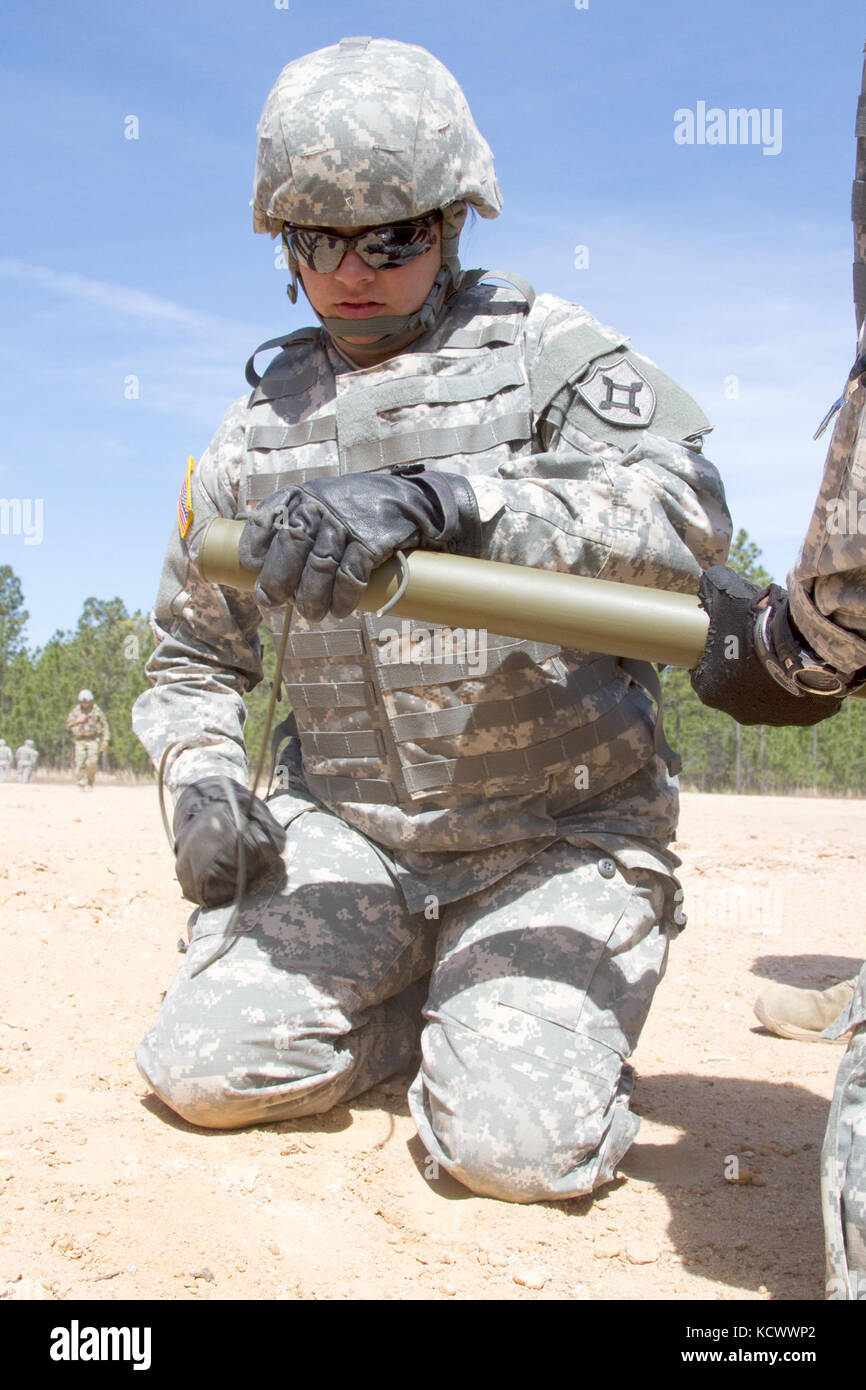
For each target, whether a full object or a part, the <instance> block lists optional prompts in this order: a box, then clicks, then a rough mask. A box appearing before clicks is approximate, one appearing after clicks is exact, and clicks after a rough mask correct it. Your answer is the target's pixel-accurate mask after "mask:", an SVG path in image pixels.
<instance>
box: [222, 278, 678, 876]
mask: <svg viewBox="0 0 866 1390" xmlns="http://www.w3.org/2000/svg"><path fill="white" fill-rule="evenodd" d="M528 310H529V306H528V304H527V303H525V302H524V301H523V300H522V299H521V300H519V301H518V300H515V298H514V295H513V292H509V291H504V290H502V289H495V288H493V287H491V286H489V285H479V286H477V287H476V288H474V289H472V290H470V291H468V292H466V293H463V294H461V295H459V296H457V297H456V298H455V299H454V300H453V301H452V305H451V307H450V308H449V310H448V312H447V314H446V316H445V319H444V320H443V321H442V323H441V324H440V325H439V326H438V327H437V328H436V329H435V330H434V331H433V333H431V334H429V335H428V336H427V337H426V338H424V339H421V340H419V345H418V346H416V347H415V348H413V349H410V350H408V351H406V352H404V353H401V354H400V355H399V356H397V357H394V358H391V359H390V360H388V361H386V362H384V363H382V364H380V365H378V366H376V367H367V368H363V369H355V370H352V369H351V368H349V367H348V364H346V367H345V369H344V368H343V367H341V366H339V365H337V361H338V359H337V357H336V354H334V353H333V350H329V349H328V348H327V346H326V344H325V342H324V340H323V334H322V333H321V331H320V330H317V329H304V330H301V332H300V333H297V334H293V335H292V337H291V338H290V339H288V340H284V342H283V344H282V345H283V351H282V353H281V354H280V356H279V357H277V358H276V359H275V360H274V362H273V363H272V364H271V366H270V367H269V368H268V370H267V371H266V373H265V375H264V376H263V377H262V378H261V380H260V381H259V383H258V385H257V386H256V387H255V390H254V392H253V395H252V397H251V401H250V409H249V423H248V425H247V429H246V463H247V468H246V470H245V473H244V478H243V482H242V491H241V496H240V502H241V505H242V506H244V507H249V506H254V505H255V504H256V503H257V502H259V501H261V500H262V499H263V498H264V497H266V496H268V495H269V494H270V493H272V492H275V491H276V490H278V489H280V488H284V487H287V486H289V485H291V484H292V483H299V482H304V481H307V480H309V479H312V478H316V477H322V476H325V475H329V474H337V473H355V472H363V471H370V470H374V469H381V468H387V467H390V466H392V465H394V464H398V463H414V462H429V463H430V464H431V466H433V467H436V468H439V469H440V470H441V471H443V472H451V473H454V472H460V473H463V474H465V475H467V476H468V477H470V478H471V477H472V476H473V475H477V474H483V473H488V474H496V473H497V471H498V469H499V468H500V467H502V466H503V465H506V464H508V463H509V462H511V461H513V460H514V459H516V458H519V457H521V456H524V457H525V456H526V455H527V454H530V453H535V452H539V451H540V450H542V449H543V448H544V447H545V441H544V440H543V438H542V437H541V436H540V434H539V429H538V425H537V422H536V419H535V417H534V415H533V409H532V384H531V382H530V381H529V378H528V374H527V369H526V346H527V343H526V329H527V316H528ZM266 620H267V621H268V624H269V626H270V627H271V631H272V633H273V635H274V638H275V639H277V638H278V637H279V635H280V634H279V630H278V624H279V622H280V621H281V614H280V613H277V612H272V613H270V614H268V615H266ZM275 628H276V630H275ZM282 676H283V681H284V684H285V688H286V692H287V697H288V700H289V703H290V704H291V706H292V709H293V712H294V717H295V720H296V723H297V730H298V734H299V737H300V748H301V753H302V776H303V781H304V783H305V784H306V786H307V787H308V788H309V789H310V791H312V792H313V794H314V795H315V796H316V797H317V798H318V799H319V800H320V801H322V802H324V803H325V804H326V805H328V806H330V807H331V808H332V809H334V810H336V811H337V812H338V814H340V815H341V816H342V817H343V818H344V819H346V820H347V821H349V822H350V823H353V824H356V825H357V826H358V827H359V828H361V829H363V830H364V831H365V833H367V834H370V835H371V836H372V837H373V838H374V839H378V840H379V841H380V842H381V843H384V844H388V845H391V846H398V845H402V846H405V847H406V848H409V847H415V846H417V848H419V849H423V850H425V851H434V852H435V851H437V850H440V849H442V850H446V849H447V850H453V849H455V848H465V849H470V848H476V847H479V846H481V845H490V844H496V843H501V842H503V841H504V840H506V839H507V840H514V839H519V838H523V837H525V836H529V835H538V834H539V833H540V832H541V829H542V826H543V827H544V828H545V829H547V830H549V829H550V828H551V825H552V821H551V818H552V817H553V816H557V815H560V814H563V813H565V812H566V811H568V810H570V809H572V808H576V807H577V806H578V805H579V804H580V803H581V801H584V800H586V799H588V798H589V797H592V796H595V795H597V794H598V793H599V792H600V791H603V790H604V789H605V788H606V787H609V786H613V785H615V784H616V783H618V782H620V781H623V780H625V779H626V778H627V777H630V776H631V775H632V774H633V773H634V772H635V771H637V769H638V768H639V767H641V766H643V765H644V764H646V763H647V762H648V761H649V760H650V759H651V758H652V757H653V752H654V746H653V715H652V707H651V702H650V701H649V700H648V699H647V697H646V696H645V694H644V692H643V691H642V690H641V689H640V688H639V687H638V686H637V685H636V684H635V683H634V681H633V679H632V676H631V675H630V674H629V673H628V672H627V671H626V670H625V669H624V668H623V667H622V666H621V665H620V664H619V663H618V662H617V660H616V658H615V657H607V656H598V655H593V654H590V653H586V652H574V651H568V652H566V651H562V650H560V649H559V648H557V647H553V646H549V645H542V644H540V643H534V642H526V641H518V640H516V639H513V638H510V637H501V636H496V635H495V634H492V633H475V632H470V633H467V632H462V631H461V630H459V629H458V630H456V631H452V630H450V629H448V628H441V627H431V626H430V625H427V624H423V623H418V622H415V621H411V622H410V621H407V620H405V619H404V620H402V621H401V620H399V619H393V618H389V617H388V616H387V614H386V615H384V616H383V617H381V618H380V617H375V616H373V615H369V614H361V613H355V614H352V615H351V616H350V617H349V618H346V619H343V620H337V619H331V618H327V619H325V620H324V621H323V622H320V623H308V622H307V621H306V620H305V619H304V618H303V617H302V616H301V615H300V614H298V613H297V612H294V613H293V615H292V619H291V627H290V633H289V638H288V644H287V648H286V657H285V663H284V667H283V672H282ZM458 808H462V809H463V810H464V811H465V812H467V813H468V814H466V815H464V816H459V815H458V817H457V819H458V820H459V822H460V824H461V827H462V828H461V835H460V843H459V844H455V842H454V829H455V812H457V810H458ZM506 826H507V827H508V828H507V830H506V829H504V827H506ZM437 827H441V830H440V829H437ZM464 831H465V833H464Z"/></svg>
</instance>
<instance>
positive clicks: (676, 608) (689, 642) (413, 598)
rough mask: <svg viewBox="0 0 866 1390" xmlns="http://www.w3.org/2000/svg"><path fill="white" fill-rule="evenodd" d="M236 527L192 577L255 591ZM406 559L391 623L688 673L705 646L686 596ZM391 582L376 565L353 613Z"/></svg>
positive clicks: (416, 556) (422, 557)
mask: <svg viewBox="0 0 866 1390" xmlns="http://www.w3.org/2000/svg"><path fill="white" fill-rule="evenodd" d="M243 526H244V523H243V522H242V521H232V520H228V519H226V518H224V517H215V518H214V519H213V520H212V521H210V522H209V523H208V526H207V527H206V528H205V531H204V533H203V535H202V539H201V544H200V547H199V552H198V567H199V572H200V574H201V576H202V578H203V579H205V580H206V581H207V582H208V583H210V584H227V585H229V586H231V587H232V588H235V589H253V588H254V587H255V582H256V577H257V575H256V571H254V570H248V569H244V568H243V567H242V566H241V565H240V564H239V562H238V541H239V538H240V533H241V531H242V530H243ZM407 558H408V565H409V582H408V584H407V587H406V590H405V593H404V594H403V595H402V597H401V598H400V599H399V600H398V601H397V603H395V604H394V606H393V608H389V610H388V613H389V616H390V615H392V614H393V616H394V617H395V618H416V619H418V620H419V621H420V622H427V623H441V624H442V625H443V626H445V627H452V628H454V627H460V628H467V627H468V628H485V629H487V631H489V632H497V633H501V634H502V636H504V637H522V638H526V639H528V640H529V641H533V642H551V643H555V644H556V645H557V646H561V647H568V648H570V649H571V650H576V651H592V652H603V653H609V654H610V655H611V656H625V657H633V658H636V659H638V660H642V661H657V662H661V663H663V664H664V665H666V666H685V667H687V668H691V667H693V666H696V665H697V663H698V661H699V660H700V657H701V653H702V652H703V649H704V646H705V643H706V639H707V623H708V619H707V615H706V613H705V612H704V611H703V609H702V608H701V607H700V605H699V603H698V600H697V598H696V597H694V595H692V594H674V593H668V592H666V591H664V590H660V589H647V588H644V587H643V586H641V585H637V584H613V583H611V582H610V581H609V580H606V579H586V578H583V577H582V576H580V575H574V574H561V573H560V572H559V571H557V570H540V569H530V568H528V567H527V566H525V565H503V564H500V563H498V562H497V561H494V560H472V559H468V558H467V557H465V556H462V555H445V554H437V553H435V552H432V551H426V550H414V551H412V553H411V554H410V555H409V556H408V557H407ZM400 575H401V571H400V566H399V563H398V562H397V561H396V560H389V561H388V562H387V563H386V564H384V565H382V566H381V567H380V568H379V569H377V570H376V571H375V572H374V574H373V577H372V579H371V580H370V584H369V586H368V588H367V590H366V592H365V594H364V596H363V598H362V600H361V602H360V604H359V607H360V608H362V609H365V610H367V611H368V612H369V611H371V610H372V611H376V610H378V609H379V608H382V607H383V606H384V605H385V604H386V603H388V601H389V600H390V599H392V598H393V597H394V595H395V594H396V593H397V591H398V588H399V585H400Z"/></svg>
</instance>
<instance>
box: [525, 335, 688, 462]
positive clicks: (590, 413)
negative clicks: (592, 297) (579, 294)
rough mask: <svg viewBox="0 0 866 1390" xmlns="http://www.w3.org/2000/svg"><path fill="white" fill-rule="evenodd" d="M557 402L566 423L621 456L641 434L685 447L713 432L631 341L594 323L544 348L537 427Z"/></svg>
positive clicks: (535, 399) (536, 376) (537, 373)
mask: <svg viewBox="0 0 866 1390" xmlns="http://www.w3.org/2000/svg"><path fill="white" fill-rule="evenodd" d="M566 387H567V388H568V390H567V391H565V390H564V388H566ZM569 396H570V399H569ZM555 398H556V408H555V411H554V413H555V414H556V415H557V416H558V417H559V418H560V419H562V417H563V416H565V418H567V419H568V420H569V421H570V422H572V423H573V424H575V425H576V426H577V427H578V429H580V430H582V431H583V433H584V434H588V435H590V437H591V438H593V439H602V440H604V441H606V442H607V443H610V444H617V445H619V446H620V447H621V448H623V449H628V448H630V447H631V444H632V442H633V435H634V432H635V430H639V429H650V428H651V429H652V431H653V433H654V434H658V435H661V436H662V437H663V438H665V439H672V440H676V441H679V440H692V439H694V438H695V437H696V436H698V435H701V434H705V433H707V432H708V431H709V430H710V429H711V428H712V426H711V425H710V422H709V420H708V419H707V417H706V415H704V413H703V411H702V410H701V408H700V406H699V405H697V403H696V402H695V401H694V400H692V397H691V396H690V395H689V394H688V392H687V391H684V390H683V388H682V387H681V386H679V385H677V383H676V382H675V381H673V380H672V379H671V378H670V377H669V376H667V375H666V374H665V373H664V372H663V371H661V370H660V368H659V367H657V366H656V364H655V363H654V362H653V361H651V360H650V358H648V357H644V355H643V353H640V352H636V351H635V350H634V349H633V348H629V346H628V339H627V338H625V337H624V336H622V335H621V334H619V333H617V332H616V330H615V329H612V328H607V327H605V326H604V325H603V324H600V323H597V322H596V321H595V320H594V319H593V320H590V321H589V322H587V323H579V324H576V325H575V326H574V327H573V328H568V329H565V330H564V331H563V332H561V333H558V334H555V335H554V336H553V337H552V339H551V341H550V343H549V344H545V345H544V346H543V347H542V350H541V353H540V355H539V358H538V361H537V362H536V364H535V367H534V369H533V380H532V405H533V410H534V412H535V418H536V420H539V419H540V418H541V416H542V415H543V414H544V412H545V411H546V410H547V409H548V407H549V406H550V404H551V402H552V401H553V400H554V399H555Z"/></svg>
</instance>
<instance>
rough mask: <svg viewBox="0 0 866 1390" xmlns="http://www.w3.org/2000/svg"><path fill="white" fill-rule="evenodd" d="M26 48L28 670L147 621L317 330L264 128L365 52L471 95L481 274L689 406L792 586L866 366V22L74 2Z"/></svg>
mask: <svg viewBox="0 0 866 1390" xmlns="http://www.w3.org/2000/svg"><path fill="white" fill-rule="evenodd" d="M4 30H5V32H4V48H3V55H2V59H0V66H2V83H0V112H2V121H3V127H4V131H5V139H4V141H3V156H2V157H3V161H4V164H5V168H4V172H3V183H4V189H5V192H6V195H7V196H6V200H5V201H6V216H5V218H4V222H3V226H2V231H0V323H2V331H0V368H2V370H0V393H2V407H3V420H4V428H3V430H2V433H0V498H6V499H20V500H22V501H24V502H26V501H27V499H29V500H30V506H31V511H30V520H31V525H30V530H31V535H30V536H29V537H28V536H25V535H23V534H17V535H16V534H0V563H5V564H10V565H11V566H12V568H13V569H14V570H15V572H16V574H17V575H18V576H19V578H20V579H21V582H22V586H23V589H24V593H25V598H26V603H27V607H28V609H29V611H30V614H31V619H30V623H29V626H28V630H27V639H28V641H29V642H30V643H31V644H32V645H37V644H41V643H43V642H45V641H46V640H47V638H48V637H49V636H50V635H51V633H52V632H53V631H54V630H55V629H57V628H69V627H72V626H74V624H75V622H76V621H77V618H78V615H79V613H80V611H81V606H82V603H83V601H84V599H85V598H86V597H87V596H88V595H91V594H94V595H96V596H98V597H100V598H110V597H113V596H114V595H115V594H119V595H120V596H121V597H122V598H123V599H124V601H125V602H126V603H127V605H128V606H129V607H130V608H131V609H132V608H142V609H147V608H149V606H150V604H151V602H152V600H153V596H154V594H155V592H156V584H157V579H158V575H159V569H160V565H161V562H162V555H163V552H164V549H165V542H166V539H167V536H168V532H169V529H170V527H171V526H172V525H173V524H174V516H175V502H176V497H177V493H178V489H179V486H180V483H181V480H182V477H183V473H184V467H185V461H186V458H187V456H188V455H189V454H194V455H196V456H197V455H199V454H200V453H201V452H202V450H203V449H204V447H205V446H206V444H207V443H208V440H209V439H210V437H211V435H212V434H213V433H214V431H215V430H216V428H217V425H218V424H219V421H220V419H221V416H222V414H223V411H224V410H225V408H226V406H227V405H228V404H229V403H230V402H231V401H232V400H234V399H235V398H236V397H238V396H239V395H241V394H242V392H243V390H244V380H243V367H244V362H245V361H246V358H247V356H248V355H249V353H250V352H251V351H252V349H253V348H254V347H255V346H256V345H257V344H258V343H259V342H261V341H262V340H264V339H266V338H270V337H273V336H274V335H275V334H277V333H280V332H287V331H290V330H291V329H292V328H295V327H300V326H301V325H302V324H304V323H306V322H309V321H310V318H311V315H310V312H309V310H308V309H307V307H306V303H305V301H303V302H302V303H300V304H298V305H297V306H296V307H294V308H292V307H291V306H290V305H289V303H288V300H287V299H286V296H285V293H284V284H285V279H286V276H285V272H283V271H280V270H278V269H276V267H275V264H274V248H273V245H272V244H271V243H270V242H269V240H268V239H267V238H266V237H257V236H254V235H253V234H252V230H251V214H250V209H249V199H250V194H251V183H252V169H253V163H254V156H255V128H256V122H257V120H258V116H259V113H260V110H261V107H262V105H263V103H264V99H265V96H266V95H267V92H268V90H269V88H270V87H271V85H272V84H273V82H274V80H275V78H276V76H277V74H278V72H279V70H280V69H281V68H282V67H283V66H284V64H285V63H287V62H289V61H291V59H293V58H295V57H297V56H298V55H300V54H302V53H306V52H309V51H310V50H312V49H314V48H319V47H322V46H324V45H325V44H328V43H333V42H335V41H336V40H337V39H339V38H340V37H342V36H344V35H350V34H371V35H374V36H376V37H382V36H385V37H392V38H398V39H403V40H405V41H407V42H411V43H420V44H422V45H423V46H424V47H425V48H429V49H430V50H431V51H432V52H434V53H435V54H436V55H437V56H438V57H439V58H440V59H442V61H443V62H444V63H445V64H446V65H447V66H448V67H449V68H451V70H452V71H453V72H454V74H455V75H456V76H457V78H458V79H459V81H460V82H461V84H462V85H463V87H464V90H465V91H466V94H467V96H468V98H469V102H470V105H471V107H472V109H473V112H474V115H475V118H476V120H477V122H478V125H479V126H480V128H481V130H482V131H483V133H484V134H485V136H486V137H487V139H488V141H489V142H490V144H491V146H492V148H493V151H494V154H495V156H496V164H497V170H498V174H499V181H500V184H501V185H502V189H503V193H504V196H505V208H504V211H503V214H502V216H501V217H500V218H499V219H498V220H497V221H496V222H482V221H478V222H477V223H476V225H475V226H474V227H473V228H472V229H471V230H470V231H469V232H468V233H467V234H466V235H465V236H464V238H463V251H462V259H463V264H464V265H487V266H496V267H507V268H510V269H513V270H518V271H520V272H521V273H522V274H523V275H524V276H526V277H527V278H529V279H530V280H531V281H532V282H533V284H534V285H535V287H536V289H537V290H539V291H542V290H548V291H552V292H554V293H557V294H560V295H563V296H565V297H566V298H568V299H572V300H575V301H577V302H579V303H583V304H585V305H587V307H588V308H589V309H590V310H591V311H592V312H593V313H594V314H595V315H596V316H597V317H598V318H600V319H601V320H602V321H603V322H606V323H611V324H614V325H615V326H616V327H617V328H618V329H620V330H622V331H624V332H626V333H628V334H630V335H631V338H632V341H633V342H634V344H635V346H636V347H638V348H640V349H641V351H643V352H645V353H647V354H648V355H649V356H651V357H652V358H654V359H655V360H656V361H657V362H658V363H659V364H660V365H661V366H662V367H663V368H664V369H665V370H666V371H667V372H669V373H670V374H671V375H672V376H674V377H676V378H677V379H678V380H679V381H681V382H682V384H683V385H684V386H686V387H687V389H689V390H690V391H691V392H692V394H693V395H694V396H695V397H696V398H697V399H698V400H699V402H700V403H701V405H702V406H703V408H704V410H705V412H706V413H707V414H708V415H709V416H710V418H711V419H712V420H713V422H714V424H715V430H714V433H713V434H712V435H711V436H710V438H709V440H708V443H707V449H706V451H707V453H708V455H709V456H710V457H711V458H712V459H713V460H714V462H716V463H717V464H718V466H719V468H720V469H721V471H722V474H723V476H724V479H725V482H726V486H727V489H728V497H729V502H730V506H731V511H732V513H733V516H734V521H735V524H736V525H738V526H744V527H746V528H747V530H748V531H749V533H750V535H751V536H752V539H753V540H755V541H756V542H757V543H758V544H759V545H760V547H761V548H762V550H763V552H764V560H765V563H766V565H767V567H768V568H769V569H770V570H772V571H773V573H774V575H775V577H776V578H779V579H784V576H785V573H786V572H787V570H788V568H789V567H790V564H791V563H792V561H793V559H794V556H795V554H796V550H797V546H798V544H799V541H800V539H801V536H802V533H803V530H804V527H805V525H806V522H807V521H808V518H809V515H810V513H811V508H812V504H813V501H814V497H815V494H816V491H817V487H818V482H819V479H820V475H821V469H822V465H823V460H824V454H825V450H826V437H825V439H824V441H822V442H820V443H813V442H812V438H811V436H812V433H813V431H814V429H815V427H816V425H817V423H818V421H819V420H820V418H821V416H822V415H823V413H824V411H825V409H826V408H827V406H828V405H829V404H830V402H831V401H832V400H833V399H834V398H835V397H836V395H838V392H839V388H840V387H841V384H842V382H843V381H844V378H845V376H846V374H847V371H848V367H849V366H850V361H851V357H852V352H853V347H854V328H853V325H854V318H853V310H852V306H851V291H850V282H851V270H850V265H851V255H852V252H851V224H850V221H849V220H848V219H849V199H850V185H851V179H852V176H853V167H854V138H853V126H854V113H855V108H856V99H857V92H858V89H859V80H860V67H861V61H862V59H861V50H862V45H863V40H864V37H866V22H864V12H863V6H862V0H834V3H833V6H832V22H831V21H830V20H828V19H827V11H826V9H825V7H823V6H820V5H818V4H817V3H814V2H813V0H763V3H755V0H751V3H745V2H744V0H726V3H724V4H718V5H696V4H695V3H694V0H655V3H653V0H588V4H587V5H586V7H585V8H580V9H578V8H577V7H576V5H575V3H574V0H536V2H535V3H534V4H531V5H530V4H529V3H524V4H518V3H516V2H515V0H502V3H494V2H493V0H459V2H458V0H437V2H436V4H432V5H417V4H413V5H411V6H409V5H403V6H398V5H394V4H393V3H388V4H385V3H379V2H378V0H355V2H354V3H351V4H349V3H344V0H288V5H287V6H286V7H284V3H283V0H276V2H275V0H184V3H174V4H168V3H166V0H147V3H132V2H131V0H111V2H110V3H109V0H78V2H77V3H75V2H74V0H73V3H68V4H67V3H60V4H55V5H52V6H50V7H45V6H36V5H32V4H24V3H19V4H18V5H15V6H12V7H11V13H10V7H8V6H7V8H6V13H5V19H4ZM701 102H703V103H705V108H706V109H709V108H713V107H717V108H721V109H722V110H724V111H727V110H729V109H731V108H736V107H749V108H752V107H754V108H757V109H759V110H765V111H766V112H767V113H768V117H767V119H768V121H774V122H778V120H779V118H778V117H775V116H774V115H773V114H772V113H775V112H777V111H778V112H781V118H780V119H781V125H777V126H776V128H775V143H776V144H779V140H778V136H779V135H780V136H781V142H780V148H779V149H778V152H777V153H770V154H764V153H763V147H762V145H760V144H757V145H752V144H750V145H744V144H709V143H703V144H700V143H694V144H682V143H677V141H676V140H675V138H674V133H675V129H676V126H677V122H676V121H675V113H676V112H677V111H680V110H690V111H692V112H697V111H698V104H699V103H701ZM129 117H135V118H136V120H137V135H138V138H137V139H128V138H126V136H125V131H127V130H132V129H134V127H133V126H132V125H131V124H130V122H129V120H128V118H129ZM680 124H681V125H682V122H680ZM767 132H768V135H767V139H766V140H765V144H766V145H768V146H769V145H770V144H771V141H770V139H769V135H770V126H768V127H767ZM576 246H585V247H586V248H587V249H588V260H589V264H588V267H581V268H578V267H576V266H575V247H576ZM133 377H134V378H136V380H137V389H138V396H137V398H136V397H134V396H133V397H132V398H130V395H129V392H130V390H131V389H134V387H132V388H131V387H130V386H129V384H128V383H129V379H130V378H133ZM37 499H38V500H40V501H41V508H42V536H41V540H40V541H39V543H38V544H34V543H28V540H29V541H35V540H36V539H37V536H36V533H35V520H36V516H37V512H36V501H37ZM6 529H7V530H8V529H9V527H8V526H7V528H6Z"/></svg>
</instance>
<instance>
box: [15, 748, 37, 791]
mask: <svg viewBox="0 0 866 1390" xmlns="http://www.w3.org/2000/svg"><path fill="white" fill-rule="evenodd" d="M38 762H39V754H38V753H37V751H36V749H35V748H34V746H33V740H32V738H25V740H24V742H23V743H22V745H21V747H20V748H16V750H15V766H16V767H17V769H18V781H19V782H32V781H33V774H34V772H35V771H36V764H37V763H38Z"/></svg>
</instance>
